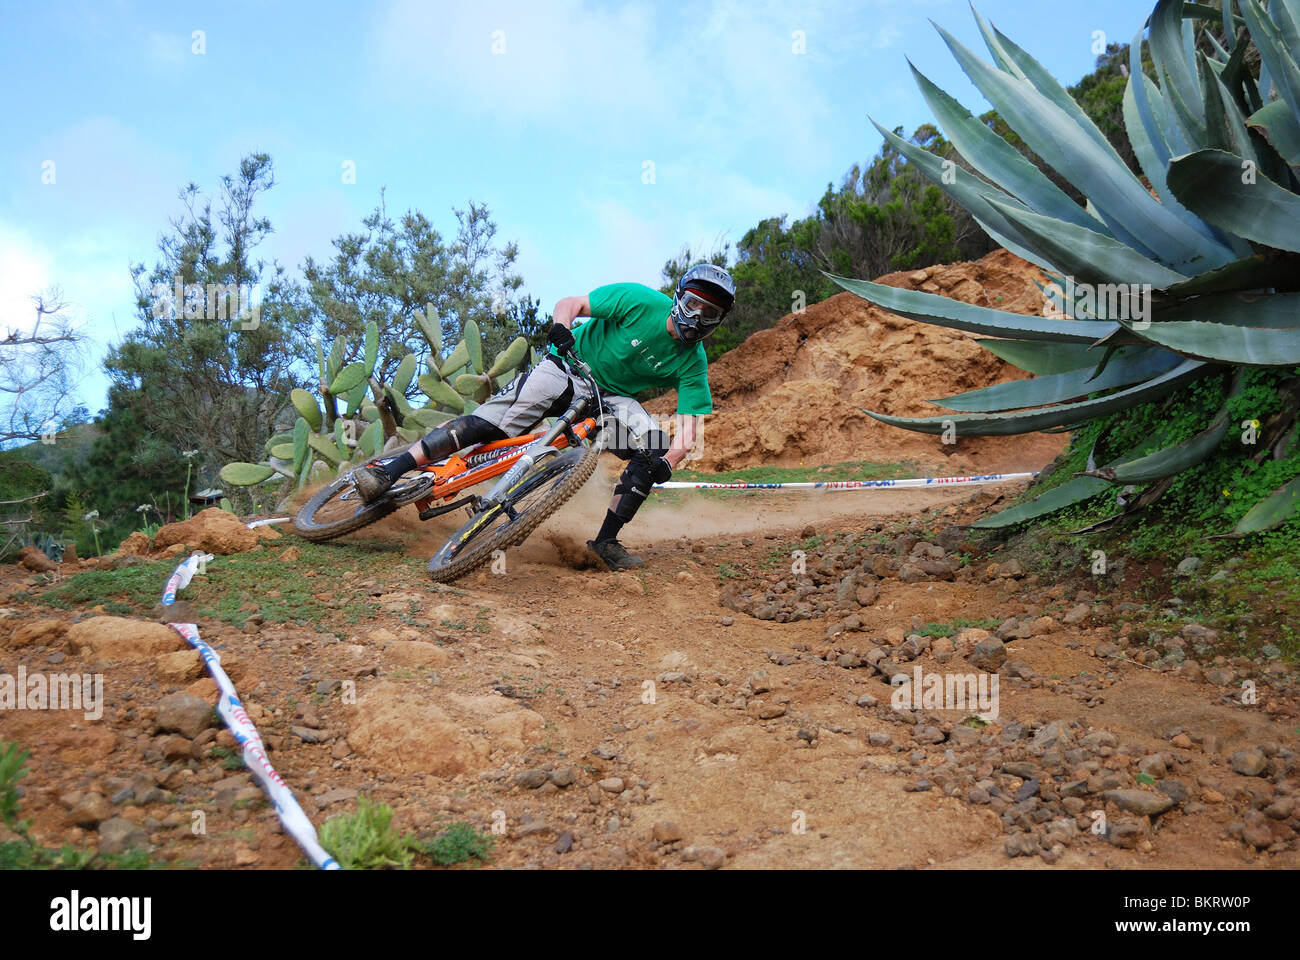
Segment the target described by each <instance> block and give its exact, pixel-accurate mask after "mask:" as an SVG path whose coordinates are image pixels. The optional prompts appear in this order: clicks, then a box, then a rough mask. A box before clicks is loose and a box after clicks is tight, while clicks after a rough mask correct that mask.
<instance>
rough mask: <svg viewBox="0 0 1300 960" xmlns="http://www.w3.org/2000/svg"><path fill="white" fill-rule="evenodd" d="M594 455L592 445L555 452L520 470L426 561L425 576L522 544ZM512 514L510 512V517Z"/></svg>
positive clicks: (590, 467)
mask: <svg viewBox="0 0 1300 960" xmlns="http://www.w3.org/2000/svg"><path fill="white" fill-rule="evenodd" d="M598 459H600V448H599V447H598V446H596V445H595V444H592V445H590V446H587V447H577V448H573V449H568V450H564V451H561V452H560V453H559V454H557V455H555V456H553V457H550V458H548V459H547V460H545V461H543V462H542V463H540V464H538V465H537V466H535V467H534V468H533V469H532V470H530V471H529V472H528V473H526V474H525V475H524V476H523V477H522V478H521V479H520V480H519V481H518V482H517V483H516V484H515V485H514V486H513V487H511V488H510V489H509V490H508V491H506V496H505V499H504V500H503V501H502V502H501V503H500V504H496V505H494V506H492V507H489V508H488V509H487V510H484V511H482V512H481V513H476V514H474V516H472V517H471V518H470V519H469V521H468V522H466V524H465V525H464V526H463V527H461V528H460V529H459V530H457V531H456V532H455V533H454V534H452V536H451V539H449V540H448V541H447V542H446V543H444V544H443V545H442V549H440V550H439V551H438V552H437V553H435V554H434V555H433V558H432V559H431V560H430V561H429V576H430V578H431V579H433V580H434V581H435V582H438V583H447V582H449V581H451V580H455V579H457V578H459V577H463V576H464V575H465V574H467V573H469V572H470V571H471V570H474V569H475V568H477V567H479V566H481V565H482V564H484V563H486V562H487V561H488V560H490V559H491V558H492V553H493V552H494V551H496V550H504V549H505V548H506V547H513V546H515V545H516V544H520V543H522V542H523V541H524V540H525V539H526V538H527V537H528V535H529V534H530V533H532V532H533V531H534V530H536V529H537V527H538V526H539V525H540V524H541V522H542V521H543V520H545V519H546V518H547V517H549V516H550V515H551V514H553V513H554V512H555V511H556V510H558V509H559V508H560V507H561V506H562V505H563V504H564V503H565V501H567V500H568V499H569V498H570V497H572V496H573V495H574V494H575V493H577V492H578V490H579V489H580V488H581V487H582V485H583V484H584V483H586V482H587V480H588V478H589V477H590V476H591V474H592V472H593V471H594V470H595V469H596V461H597V460H598ZM512 514H513V515H512Z"/></svg>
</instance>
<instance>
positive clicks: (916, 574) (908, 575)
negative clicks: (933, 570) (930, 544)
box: [898, 563, 930, 583]
mask: <svg viewBox="0 0 1300 960" xmlns="http://www.w3.org/2000/svg"><path fill="white" fill-rule="evenodd" d="M898 579H899V580H902V581H903V582H904V583H921V582H923V581H925V580H928V579H930V577H929V574H927V573H926V572H925V571H924V570H922V569H921V568H920V567H918V566H917V565H916V564H914V563H905V564H903V566H902V567H901V568H899V571H898Z"/></svg>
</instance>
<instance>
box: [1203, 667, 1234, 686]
mask: <svg viewBox="0 0 1300 960" xmlns="http://www.w3.org/2000/svg"><path fill="white" fill-rule="evenodd" d="M1205 680H1206V682H1207V683H1212V684H1214V685H1215V686H1216V687H1226V686H1230V685H1231V684H1232V683H1233V681H1234V680H1236V674H1234V673H1233V672H1232V670H1231V669H1229V668H1228V667H1215V668H1214V669H1213V670H1211V671H1210V672H1209V673H1207V674H1206V675H1205Z"/></svg>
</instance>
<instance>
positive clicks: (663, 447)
mask: <svg viewBox="0 0 1300 960" xmlns="http://www.w3.org/2000/svg"><path fill="white" fill-rule="evenodd" d="M604 400H605V405H606V407H607V408H609V409H610V410H611V412H612V413H613V414H614V418H615V421H616V423H615V425H614V429H615V430H616V431H617V435H616V436H615V438H614V439H613V440H612V441H611V442H610V444H609V449H610V451H611V452H612V453H614V454H615V455H616V456H618V457H620V458H622V459H624V460H626V461H627V462H628V463H627V467H626V468H625V469H624V470H623V475H622V476H621V477H619V480H618V483H617V484H616V485H615V486H614V497H613V499H612V500H611V501H610V504H609V510H608V511H607V512H606V513H605V522H604V523H602V524H601V527H600V530H599V532H598V533H597V534H596V539H595V540H592V541H590V543H589V544H588V546H590V547H591V549H592V550H593V551H594V552H595V553H596V554H597V555H598V556H599V557H600V558H601V559H602V560H604V561H605V564H606V565H607V566H608V567H609V568H610V569H611V570H628V569H631V568H632V567H639V566H641V565H642V564H643V563H644V562H645V561H643V560H642V559H641V558H640V557H637V556H634V555H633V554H630V553H628V551H627V549H626V548H624V546H623V545H622V544H621V543H619V542H618V535H619V533H620V532H621V531H622V529H623V526H624V524H626V523H627V522H628V521H629V520H631V519H632V518H633V517H634V516H635V515H636V512H637V511H638V510H639V509H640V508H641V504H643V503H645V501H646V498H647V497H648V496H649V495H650V490H651V488H652V487H653V486H654V482H655V481H654V475H653V469H652V467H651V464H652V463H653V461H654V460H655V459H656V458H657V457H662V456H664V454H666V453H667V452H668V447H669V444H670V441H669V438H668V436H667V434H665V433H664V432H663V430H662V429H660V427H659V425H658V423H656V422H655V420H654V418H653V417H651V416H650V414H649V413H647V412H646V410H645V408H644V407H642V406H641V405H640V404H639V403H637V402H636V401H635V400H632V399H630V398H628V397H605V398H604Z"/></svg>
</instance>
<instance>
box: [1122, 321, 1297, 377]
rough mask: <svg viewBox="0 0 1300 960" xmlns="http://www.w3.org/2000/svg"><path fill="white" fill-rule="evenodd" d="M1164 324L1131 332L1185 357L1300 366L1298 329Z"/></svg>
mask: <svg viewBox="0 0 1300 960" xmlns="http://www.w3.org/2000/svg"><path fill="white" fill-rule="evenodd" d="M1294 323H1295V321H1294V320H1293V325H1292V326H1287V327H1260V326H1254V325H1251V324H1237V323H1208V322H1204V321H1191V322H1183V321H1177V320H1167V321H1163V322H1161V323H1153V324H1151V325H1150V326H1149V327H1146V328H1144V329H1142V330H1136V329H1135V330H1134V332H1135V333H1136V334H1137V335H1138V336H1140V337H1142V338H1143V339H1145V340H1148V341H1150V342H1151V343H1158V344H1160V346H1162V347H1166V348H1168V349H1170V350H1175V351H1177V352H1178V353H1181V354H1182V355H1183V356H1185V357H1192V358H1194V359H1196V360H1204V361H1207V362H1212V363H1233V364H1241V365H1245V366H1255V367H1289V366H1294V365H1295V364H1300V327H1297V326H1295V325H1294Z"/></svg>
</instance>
